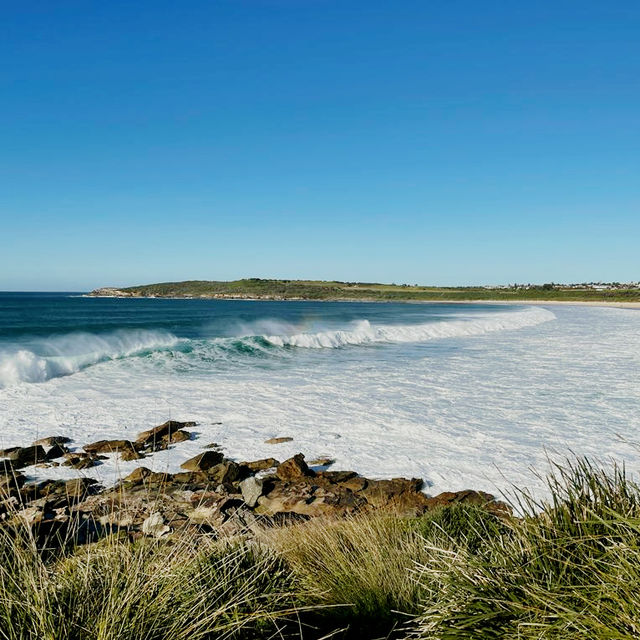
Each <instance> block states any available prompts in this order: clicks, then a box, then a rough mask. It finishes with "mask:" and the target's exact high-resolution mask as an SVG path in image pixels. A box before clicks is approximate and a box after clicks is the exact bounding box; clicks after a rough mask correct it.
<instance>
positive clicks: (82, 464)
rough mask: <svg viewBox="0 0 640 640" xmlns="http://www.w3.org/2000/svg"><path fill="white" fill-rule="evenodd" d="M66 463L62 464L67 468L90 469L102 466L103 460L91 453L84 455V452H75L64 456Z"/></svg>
mask: <svg viewBox="0 0 640 640" xmlns="http://www.w3.org/2000/svg"><path fill="white" fill-rule="evenodd" d="M64 458H65V461H64V462H63V463H62V465H63V466H65V467H73V468H74V469H89V468H91V467H95V466H96V465H98V464H100V460H101V459H102V458H101V457H100V456H96V455H94V454H91V453H83V452H82V451H74V452H72V453H65V454H64Z"/></svg>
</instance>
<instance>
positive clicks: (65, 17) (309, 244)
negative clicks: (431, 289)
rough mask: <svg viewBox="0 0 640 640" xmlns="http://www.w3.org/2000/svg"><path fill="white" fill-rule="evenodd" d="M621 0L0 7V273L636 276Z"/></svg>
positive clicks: (19, 286)
mask: <svg viewBox="0 0 640 640" xmlns="http://www.w3.org/2000/svg"><path fill="white" fill-rule="evenodd" d="M638 33H640V3H638V2H637V0H634V1H633V2H626V1H624V0H621V1H616V2H589V1H588V0H582V1H580V2H577V1H575V2H574V1H562V0H559V1H554V2H506V1H501V2H497V1H493V0H485V1H484V2H478V1H477V0H474V1H463V0H449V1H447V2H442V1H428V0H409V1H404V0H398V1H397V2H389V1H388V0H387V1H381V0H367V1H366V2H365V1H357V2H356V1H351V0H228V1H227V0H220V1H216V0H209V1H207V2H199V1H191V2H190V1H188V0H185V2H166V1H163V0H154V1H153V2H151V1H148V2H143V1H136V0H130V1H127V2H120V1H112V2H91V1H88V0H82V1H78V2H65V1H64V0H59V1H56V2H50V1H49V0H47V1H46V2H41V1H37V0H32V1H30V2H23V3H10V2H4V3H2V20H1V21H0V60H2V64H1V65H0V96H1V99H0V222H1V226H0V233H1V237H2V243H1V244H0V246H1V247H2V251H1V252H0V289H6V290H86V289H90V288H93V287H96V286H101V285H125V284H139V283H146V282H157V281H165V280H182V279H192V278H198V279H200V278H202V279H232V278H238V277H244V276H260V277H286V278H319V279H333V278H336V279H340V280H367V281H371V280H375V281H384V282H409V283H421V284H442V285H456V284H491V283H506V282H513V281H518V282H544V281H550V280H554V281H583V280H631V279H633V280H637V279H640V250H639V249H638V247H639V240H640V82H639V78H640V44H639V41H638Z"/></svg>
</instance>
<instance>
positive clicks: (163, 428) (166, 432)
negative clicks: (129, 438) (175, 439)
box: [136, 420, 196, 446]
mask: <svg viewBox="0 0 640 640" xmlns="http://www.w3.org/2000/svg"><path fill="white" fill-rule="evenodd" d="M195 426H196V423H195V422H178V421H177V420H167V421H166V422H164V423H163V424H161V425H159V426H157V427H154V428H153V429H148V430H147V431H142V432H141V433H139V434H138V437H137V439H136V444H138V445H143V446H150V445H153V444H154V443H156V442H159V441H161V440H162V438H163V437H164V436H170V435H171V434H172V433H175V432H176V431H180V430H181V429H184V428H186V427H195Z"/></svg>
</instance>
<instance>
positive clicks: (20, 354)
mask: <svg viewBox="0 0 640 640" xmlns="http://www.w3.org/2000/svg"><path fill="white" fill-rule="evenodd" d="M177 342H178V339H177V338H176V337H175V336H174V335H172V334H170V333H169V332H166V331H149V330H144V329H138V330H135V329H134V330H121V331H114V332H112V333H108V334H101V335H99V334H93V333H70V334H66V335H64V336H56V337H52V338H48V339H36V340H33V341H31V342H29V343H26V344H25V345H23V346H22V347H21V348H16V349H12V350H5V351H0V387H7V386H11V385H14V384H17V383H19V382H45V381H46V380H49V379H51V378H56V377H59V376H65V375H70V374H72V373H76V372H78V371H80V370H82V369H84V368H86V367H88V366H90V365H93V364H97V363H99V362H104V361H106V360H115V359H119V358H126V357H128V356H132V355H138V354H143V353H148V352H151V351H155V350H157V349H161V348H167V347H171V346H173V345H175V344H176V343H177Z"/></svg>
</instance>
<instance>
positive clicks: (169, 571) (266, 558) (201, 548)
mask: <svg viewBox="0 0 640 640" xmlns="http://www.w3.org/2000/svg"><path fill="white" fill-rule="evenodd" d="M291 587H292V584H291V581H290V575H289V573H288V572H287V571H286V570H285V569H284V567H283V565H282V562H281V560H280V559H279V558H278V557H277V556H276V555H275V554H274V553H273V552H271V551H269V550H265V549H260V548H258V547H253V546H248V545H246V544H236V545H229V544H222V543H216V542H206V541H203V540H199V541H198V542H197V544H196V541H195V540H193V539H183V540H173V541H150V540H142V541H139V542H136V543H131V542H129V541H127V540H123V539H122V538H119V537H118V536H110V537H108V538H106V539H104V540H102V541H100V542H99V543H95V544H91V545H86V546H82V547H78V548H77V549H76V550H75V552H73V553H72V554H70V555H67V556H64V557H59V558H56V559H54V560H50V561H45V560H44V558H43V556H42V554H41V552H40V551H39V550H38V549H37V548H36V546H35V545H34V543H33V540H30V539H29V537H28V536H26V535H18V536H15V535H11V536H10V535H7V534H6V533H5V534H2V535H0V638H2V640H183V639H184V640H187V639H189V640H197V639H209V638H228V637H229V638H231V637H236V638H240V637H246V638H258V637H262V636H261V633H262V632H265V633H267V632H268V633H269V634H270V633H273V630H274V629H277V627H278V619H279V618H281V617H283V616H285V615H286V613H287V609H289V608H290V607H291V606H292V603H293V599H292V596H291Z"/></svg>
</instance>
